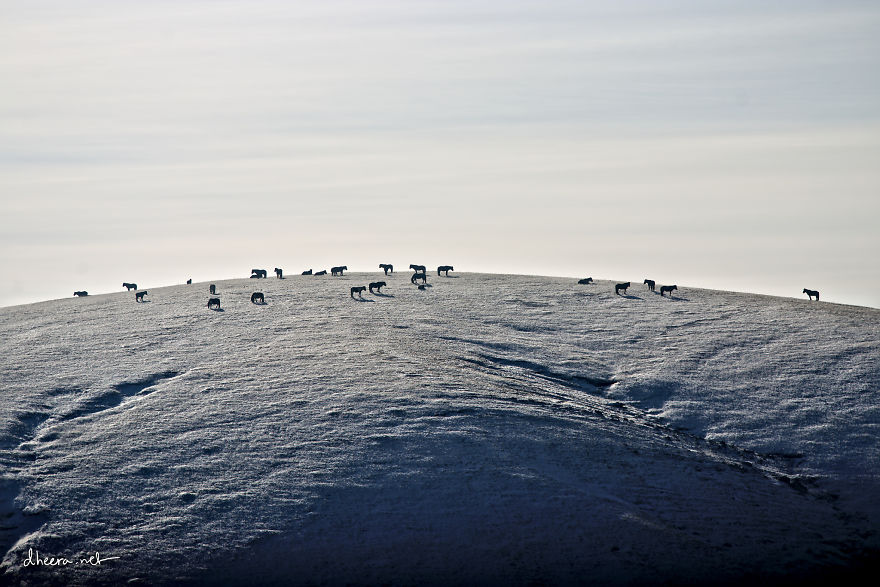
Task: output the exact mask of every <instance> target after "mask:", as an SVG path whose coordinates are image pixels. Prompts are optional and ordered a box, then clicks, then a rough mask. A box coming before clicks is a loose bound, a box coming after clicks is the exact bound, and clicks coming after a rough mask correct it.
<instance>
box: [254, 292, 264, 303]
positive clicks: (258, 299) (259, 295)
mask: <svg viewBox="0 0 880 587" xmlns="http://www.w3.org/2000/svg"><path fill="white" fill-rule="evenodd" d="M251 303H252V304H257V303H260V304H265V303H266V297H265V296H264V295H263V292H261V291H255V292H254V293H252V294H251Z"/></svg>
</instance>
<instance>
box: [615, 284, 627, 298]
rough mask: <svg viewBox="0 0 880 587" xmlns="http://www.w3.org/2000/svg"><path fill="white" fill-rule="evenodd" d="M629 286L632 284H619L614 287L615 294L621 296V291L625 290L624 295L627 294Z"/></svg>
mask: <svg viewBox="0 0 880 587" xmlns="http://www.w3.org/2000/svg"><path fill="white" fill-rule="evenodd" d="M629 286H630V282H628V281H627V282H626V283H618V284H617V285H615V286H614V293H616V294H617V295H620V290H623V293H626V290H627V289H628V288H629Z"/></svg>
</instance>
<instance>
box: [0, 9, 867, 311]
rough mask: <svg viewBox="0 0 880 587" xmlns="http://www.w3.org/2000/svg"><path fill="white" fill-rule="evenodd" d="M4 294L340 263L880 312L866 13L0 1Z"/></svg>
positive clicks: (26, 297)
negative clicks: (768, 297)
mask: <svg viewBox="0 0 880 587" xmlns="http://www.w3.org/2000/svg"><path fill="white" fill-rule="evenodd" d="M0 84H2V86H0V87H2V91H0V275H2V278H0V283H2V288H0V306H6V305H13V304H20V303H29V302H34V301H39V300H44V299H53V298H60V297H70V296H71V295H72V293H73V291H74V290H80V289H85V290H88V291H89V292H90V293H93V294H94V293H107V292H115V291H123V290H122V288H121V287H120V284H121V283H122V282H123V281H134V282H137V283H138V284H139V285H141V286H142V287H146V288H149V287H158V286H162V285H171V284H175V283H182V282H183V281H185V280H186V279H187V278H192V279H194V280H195V281H205V280H219V279H225V278H232V277H247V276H248V275H249V272H250V269H251V268H252V267H262V268H267V269H268V270H269V271H270V273H271V271H272V269H273V268H274V267H282V268H284V270H285V272H286V273H287V274H298V273H300V272H301V271H302V270H304V269H308V268H313V269H315V270H318V269H329V267H330V266H332V265H347V266H348V267H349V269H350V270H352V271H377V270H378V264H379V263H394V264H395V265H396V266H397V265H400V266H401V267H404V268H405V267H407V266H408V265H409V264H410V263H420V264H425V265H428V266H437V265H441V264H449V265H453V266H455V268H456V270H459V271H485V272H513V273H527V274H542V275H563V276H571V277H586V276H592V277H594V278H595V279H614V280H620V281H636V282H639V283H641V281H642V280H643V279H644V278H651V279H655V280H656V281H657V282H658V283H668V284H672V283H675V284H678V285H679V286H680V287H682V286H691V287H707V288H715V289H729V290H736V291H751V292H756V293H767V294H773V295H783V296H791V297H804V298H806V296H804V295H803V294H801V290H802V289H803V288H804V287H807V288H810V289H818V290H820V291H821V292H822V299H823V300H828V301H832V302H840V303H851V304H859V305H870V306H874V307H880V272H878V266H880V264H878V261H877V258H878V253H880V230H878V228H880V227H878V224H880V222H878V220H880V4H878V3H876V2H848V1H839V2H809V1H801V0H798V1H789V2H772V1H751V0H737V1H732V2H707V1H704V0H699V1H694V2H680V1H670V2H662V3H660V2H653V1H642V2H606V1H600V0H596V1H590V0H577V1H574V0H572V1H563V0H553V1H547V0H544V1H541V2H520V1H511V0H505V1H501V0H498V1H483V2H475V1H474V0H467V1H457V0H438V1H421V0H409V1H397V2H384V1H383V2H379V1H370V0H359V1H354V0H352V1H347V2H337V1H327V0H320V1H318V0H315V1H305V0H303V1H286V0H284V1H283V0H274V1H273V0H257V1H254V0H227V1H210V2H209V1H190V0H173V1H172V0H168V1H161V2H160V1H150V2H143V1H142V0H106V1H102V2H98V1H88V0H85V1H76V2H70V1H66V0H48V1H34V0H22V1H10V0H0Z"/></svg>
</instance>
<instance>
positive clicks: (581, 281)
mask: <svg viewBox="0 0 880 587" xmlns="http://www.w3.org/2000/svg"><path fill="white" fill-rule="evenodd" d="M588 283H593V278H592V277H584V278H583V279H578V284H579V285H587V284H588Z"/></svg>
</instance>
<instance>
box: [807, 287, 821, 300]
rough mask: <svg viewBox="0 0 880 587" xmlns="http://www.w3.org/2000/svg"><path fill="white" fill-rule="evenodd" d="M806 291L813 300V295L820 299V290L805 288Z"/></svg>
mask: <svg viewBox="0 0 880 587" xmlns="http://www.w3.org/2000/svg"><path fill="white" fill-rule="evenodd" d="M804 293H805V294H807V296H809V298H810V299H811V300H812V299H813V296H816V301H817V302H818V301H819V292H817V291H816V290H814V289H807V288H804Z"/></svg>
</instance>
